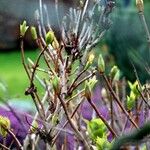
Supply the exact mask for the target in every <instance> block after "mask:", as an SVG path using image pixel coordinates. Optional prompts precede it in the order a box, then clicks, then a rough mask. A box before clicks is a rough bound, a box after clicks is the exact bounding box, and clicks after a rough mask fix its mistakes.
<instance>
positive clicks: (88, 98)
mask: <svg viewBox="0 0 150 150" xmlns="http://www.w3.org/2000/svg"><path fill="white" fill-rule="evenodd" d="M85 97H86V98H87V100H91V88H90V86H89V84H88V82H85Z"/></svg>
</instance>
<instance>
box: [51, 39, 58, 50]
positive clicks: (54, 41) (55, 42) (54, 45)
mask: <svg viewBox="0 0 150 150" xmlns="http://www.w3.org/2000/svg"><path fill="white" fill-rule="evenodd" d="M52 46H53V48H54V49H58V48H59V43H58V41H57V39H56V38H54V40H53V42H52Z"/></svg>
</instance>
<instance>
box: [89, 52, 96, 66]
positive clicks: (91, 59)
mask: <svg viewBox="0 0 150 150" xmlns="http://www.w3.org/2000/svg"><path fill="white" fill-rule="evenodd" d="M94 58H95V56H94V54H90V55H89V58H88V62H89V63H90V64H92V63H93V60H94Z"/></svg>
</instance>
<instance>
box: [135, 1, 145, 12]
mask: <svg viewBox="0 0 150 150" xmlns="http://www.w3.org/2000/svg"><path fill="white" fill-rule="evenodd" d="M136 7H137V9H138V11H139V12H143V11H144V3H143V0H136Z"/></svg>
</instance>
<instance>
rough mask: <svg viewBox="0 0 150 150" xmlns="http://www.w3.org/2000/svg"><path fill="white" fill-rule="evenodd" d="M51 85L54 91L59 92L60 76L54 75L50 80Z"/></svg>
mask: <svg viewBox="0 0 150 150" xmlns="http://www.w3.org/2000/svg"><path fill="white" fill-rule="evenodd" d="M52 85H53V88H54V91H55V93H57V94H59V93H60V78H59V77H58V76H55V77H54V78H53V80H52Z"/></svg>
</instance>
